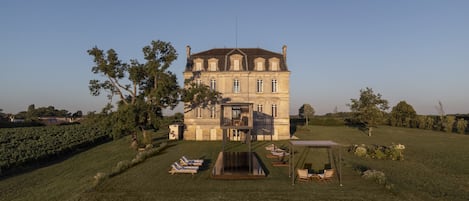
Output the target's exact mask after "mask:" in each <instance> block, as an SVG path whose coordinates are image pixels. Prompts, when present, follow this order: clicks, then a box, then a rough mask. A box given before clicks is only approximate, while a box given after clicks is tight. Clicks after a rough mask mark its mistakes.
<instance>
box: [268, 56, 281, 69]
mask: <svg viewBox="0 0 469 201" xmlns="http://www.w3.org/2000/svg"><path fill="white" fill-rule="evenodd" d="M279 62H280V60H279V59H278V58H270V59H269V65H270V70H271V71H279V69H280V67H279Z"/></svg>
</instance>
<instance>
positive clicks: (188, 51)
mask: <svg viewBox="0 0 469 201" xmlns="http://www.w3.org/2000/svg"><path fill="white" fill-rule="evenodd" d="M186 57H187V58H188V59H189V57H191V46H189V45H186Z"/></svg>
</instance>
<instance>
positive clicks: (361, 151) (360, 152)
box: [354, 146, 367, 157]
mask: <svg viewBox="0 0 469 201" xmlns="http://www.w3.org/2000/svg"><path fill="white" fill-rule="evenodd" d="M354 154H355V155H357V156H360V157H366V155H367V153H366V148H365V147H364V146H359V147H357V148H356V149H355V152H354Z"/></svg>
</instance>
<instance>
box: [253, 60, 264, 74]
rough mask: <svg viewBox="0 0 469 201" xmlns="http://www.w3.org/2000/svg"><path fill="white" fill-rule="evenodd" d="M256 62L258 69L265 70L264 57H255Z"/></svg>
mask: <svg viewBox="0 0 469 201" xmlns="http://www.w3.org/2000/svg"><path fill="white" fill-rule="evenodd" d="M254 63H255V64H256V71H264V64H265V59H264V58H262V57H258V58H256V59H254Z"/></svg>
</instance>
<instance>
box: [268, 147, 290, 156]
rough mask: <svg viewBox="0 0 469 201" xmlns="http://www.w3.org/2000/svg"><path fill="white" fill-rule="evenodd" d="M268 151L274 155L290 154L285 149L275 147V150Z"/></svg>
mask: <svg viewBox="0 0 469 201" xmlns="http://www.w3.org/2000/svg"><path fill="white" fill-rule="evenodd" d="M270 153H271V154H272V155H274V156H279V157H282V156H288V155H290V153H288V152H286V151H285V150H282V149H280V150H279V149H277V150H275V151H271V152H270Z"/></svg>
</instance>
